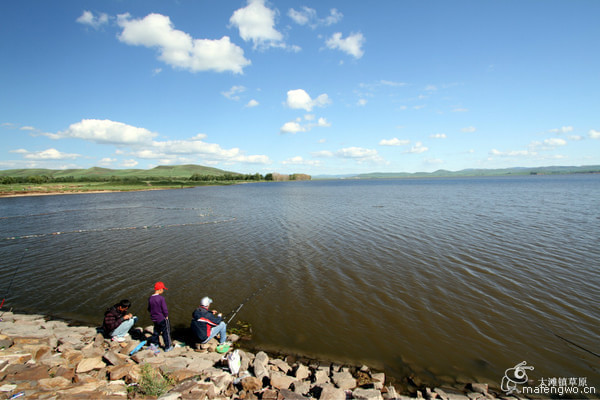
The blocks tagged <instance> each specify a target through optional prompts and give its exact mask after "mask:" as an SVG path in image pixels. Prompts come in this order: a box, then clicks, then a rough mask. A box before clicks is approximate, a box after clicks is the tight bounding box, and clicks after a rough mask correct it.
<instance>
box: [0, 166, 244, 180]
mask: <svg viewBox="0 0 600 400" xmlns="http://www.w3.org/2000/svg"><path fill="white" fill-rule="evenodd" d="M194 174H198V175H212V176H221V175H225V174H232V175H241V174H239V173H237V172H230V171H224V170H222V169H218V168H211V167H204V166H201V165H160V166H158V167H154V168H152V169H109V168H100V167H92V168H88V169H7V170H3V171H0V176H12V177H17V178H21V177H28V176H42V175H45V176H48V177H52V178H55V179H56V178H65V177H74V178H75V179H80V178H86V177H89V178H110V177H113V176H114V177H116V178H159V177H160V178H175V179H183V178H185V179H187V178H190V177H191V176H192V175H194Z"/></svg>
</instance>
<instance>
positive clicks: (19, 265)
mask: <svg viewBox="0 0 600 400" xmlns="http://www.w3.org/2000/svg"><path fill="white" fill-rule="evenodd" d="M25 253H27V249H25V250H23V254H22V255H21V259H20V260H19V262H18V263H17V266H16V267H15V272H13V275H12V278H11V279H10V283H9V284H8V289H7V290H6V295H4V298H3V299H2V303H0V309H1V308H2V307H3V306H4V300H6V298H7V297H8V294H9V293H10V288H11V287H12V284H13V282H14V280H15V276H16V275H17V272H18V271H19V268H21V263H22V262H23V259H24V258H25ZM2 315H4V313H2Z"/></svg>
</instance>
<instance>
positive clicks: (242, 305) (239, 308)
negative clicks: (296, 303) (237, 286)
mask: <svg viewBox="0 0 600 400" xmlns="http://www.w3.org/2000/svg"><path fill="white" fill-rule="evenodd" d="M272 283H273V282H271V281H267V282H266V283H265V284H264V285H263V286H262V287H260V288H259V289H258V290H256V291H255V292H253V293H251V294H250V296H248V297H246V298H245V299H244V300H243V301H242V302H241V303H240V305H239V306H238V307H237V308H236V309H234V310H231V312H230V313H229V314H231V313H233V315H232V316H231V317H229V319H228V320H227V322H226V323H227V325H229V323H230V322H231V321H232V320H233V318H234V317H235V316H236V315H237V313H238V311H240V310H241V309H242V307H244V304H246V303H247V302H248V301H250V299H251V298H253V297H254V296H256V295H257V294H259V293H260V292H262V291H263V289H264V288H266V287H267V286H270V285H271V284H272Z"/></svg>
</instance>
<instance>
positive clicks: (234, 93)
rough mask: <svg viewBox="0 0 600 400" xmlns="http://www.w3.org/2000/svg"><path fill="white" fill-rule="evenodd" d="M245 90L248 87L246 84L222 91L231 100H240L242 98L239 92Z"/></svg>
mask: <svg viewBox="0 0 600 400" xmlns="http://www.w3.org/2000/svg"><path fill="white" fill-rule="evenodd" d="M245 91H246V88H245V87H244V86H232V87H231V89H229V90H228V91H226V92H221V94H222V95H223V96H225V97H227V98H228V99H229V100H235V101H238V100H239V99H240V96H239V94H240V93H243V92H245Z"/></svg>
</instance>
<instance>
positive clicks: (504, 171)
mask: <svg viewBox="0 0 600 400" xmlns="http://www.w3.org/2000/svg"><path fill="white" fill-rule="evenodd" d="M582 173H600V165H585V166H581V167H563V166H553V167H535V168H524V167H517V168H501V169H463V170H460V171H448V170H444V169H440V170H437V171H434V172H414V173H409V172H372V173H369V174H357V175H318V176H314V177H313V179H393V178H450V177H463V176H464V177H467V176H509V175H551V174H582Z"/></svg>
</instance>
